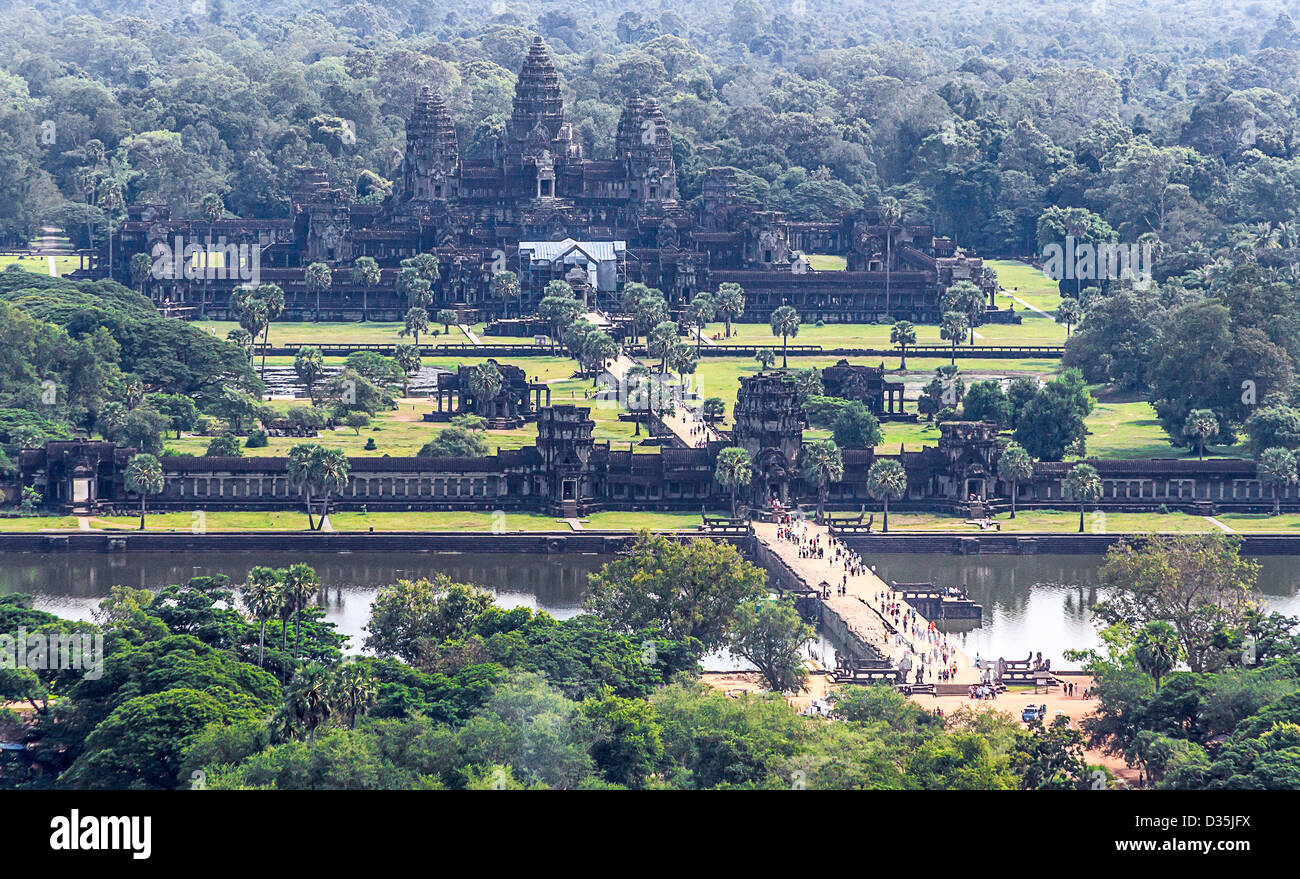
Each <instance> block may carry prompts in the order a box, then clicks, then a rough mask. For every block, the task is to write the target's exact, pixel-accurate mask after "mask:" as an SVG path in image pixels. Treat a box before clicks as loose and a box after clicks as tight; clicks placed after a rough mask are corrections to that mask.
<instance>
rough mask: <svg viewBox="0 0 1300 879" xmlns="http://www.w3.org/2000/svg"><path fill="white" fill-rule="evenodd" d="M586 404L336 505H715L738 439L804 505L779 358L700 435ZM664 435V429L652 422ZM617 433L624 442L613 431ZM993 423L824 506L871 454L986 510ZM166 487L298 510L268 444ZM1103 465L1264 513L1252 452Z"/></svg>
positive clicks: (177, 493)
mask: <svg viewBox="0 0 1300 879" xmlns="http://www.w3.org/2000/svg"><path fill="white" fill-rule="evenodd" d="M590 412H591V410H590V409H589V408H587V407H583V406H576V405H567V404H566V405H557V406H543V407H541V408H539V409H536V410H535V412H533V413H532V417H534V418H535V419H536V421H537V441H536V443H535V445H532V446H526V447H524V448H521V449H514V450H502V451H499V452H498V453H497V454H494V455H486V456H483V457H479V458H446V457H444V458H436V457H380V458H375V457H356V458H352V459H350V464H351V474H350V476H349V479H348V483H347V486H346V487H345V488H344V489H343V491H342V492H340V493H339V494H338V496H337V497H336V499H335V501H334V504H333V506H334V507H335V508H336V509H343V510H349V509H353V510H355V509H361V508H363V507H364V508H366V509H368V510H529V511H538V512H544V513H553V514H555V515H563V516H579V515H586V514H589V513H593V512H599V511H601V510H641V509H657V510H660V509H666V510H672V509H678V510H691V511H697V510H699V509H701V508H702V507H709V508H712V509H723V508H725V507H726V506H727V504H728V500H729V494H730V490H729V489H728V488H725V487H723V486H722V485H719V484H718V483H717V481H716V480H715V478H714V469H715V463H716V459H717V455H718V452H719V451H720V450H721V449H722V448H724V447H725V446H728V445H738V446H741V447H743V448H745V449H746V450H747V451H748V452H749V453H750V454H751V455H752V457H753V460H754V467H753V471H754V478H753V480H752V482H751V483H750V485H749V486H748V488H747V489H746V491H745V492H744V493H743V498H744V500H745V502H746V504H747V505H748V506H749V507H751V508H753V509H763V508H766V507H770V506H771V504H772V502H773V501H774V500H776V501H780V502H781V503H782V504H783V505H784V506H787V508H788V506H789V505H792V504H796V503H813V502H815V499H816V494H817V491H816V487H815V486H811V485H808V484H806V483H805V481H804V480H803V478H802V476H801V471H800V467H799V464H800V453H801V450H802V447H803V438H802V423H803V412H802V409H801V407H800V405H799V403H798V398H797V394H796V392H795V386H794V383H793V381H789V380H787V376H786V374H784V373H782V372H779V371H777V372H769V373H760V374H758V375H754V376H748V377H746V378H745V379H744V380H743V381H742V383H741V386H740V391H739V394H738V395H737V400H736V406H735V427H734V429H733V430H732V431H730V432H726V433H724V434H723V435H722V437H721V439H719V440H716V441H714V442H711V443H709V444H708V445H707V446H704V447H700V448H687V447H683V446H682V445H681V444H680V443H677V444H675V445H674V444H669V445H665V446H663V447H661V448H659V449H657V450H654V451H644V450H643V451H637V450H634V449H633V448H632V447H630V446H629V447H626V448H618V447H615V444H614V443H611V442H597V441H595V440H593V438H592V429H593V426H594V422H593V421H592V420H591V418H590ZM659 433H660V434H661V435H663V436H667V437H671V434H670V433H669V432H667V431H659ZM620 445H621V444H620ZM132 454H134V450H132V449H127V448H121V447H118V446H115V445H114V444H112V443H109V442H102V441H90V440H72V441H51V442H49V443H47V444H46V445H45V446H44V447H42V448H38V449H26V450H24V451H22V452H21V453H20V454H19V458H18V468H17V470H18V472H17V474H15V477H14V479H13V480H12V481H11V482H9V483H7V484H3V485H0V488H3V490H4V494H5V496H6V497H7V498H10V499H12V498H14V497H16V496H17V495H18V493H19V491H20V490H21V487H22V486H32V487H34V488H36V489H37V490H39V491H40V492H41V493H42V495H43V496H44V498H45V501H46V505H47V506H49V507H51V508H53V509H57V510H61V511H64V512H73V511H77V512H98V513H105V512H110V511H122V512H125V513H130V512H132V511H134V510H135V509H136V508H138V505H139V497H138V495H135V494H134V493H133V492H131V491H129V490H127V488H126V485H125V478H124V477H125V470H126V465H127V462H128V461H129V460H130V457H131V455H132ZM999 454H1000V450H999V445H998V442H997V427H996V425H994V424H991V423H986V422H961V421H955V422H945V423H943V424H941V425H940V439H939V443H938V445H937V446H929V447H926V448H923V449H921V450H920V451H915V452H913V451H903V452H900V453H899V454H897V455H881V454H878V453H877V452H876V451H875V450H872V449H844V450H843V456H844V476H843V478H842V479H841V480H840V481H839V482H837V483H834V484H832V485H830V486H829V487H828V491H827V496H828V503H829V508H830V509H838V510H849V511H853V512H857V511H859V510H861V509H862V508H863V507H864V506H871V505H873V504H875V503H876V502H875V500H874V499H873V498H872V497H871V494H870V492H869V491H868V489H867V471H868V470H869V469H870V468H871V465H872V464H873V463H874V462H875V461H876V460H877V458H892V459H895V460H898V461H900V462H901V463H902V464H903V466H904V469H905V470H906V472H907V485H908V487H907V495H906V497H905V498H904V499H902V500H900V501H896V502H893V503H891V508H893V509H927V510H940V511H949V512H958V513H963V512H970V510H971V509H972V503H971V497H972V496H974V497H975V498H978V499H981V500H980V501H978V503H979V504H980V507H981V508H982V509H985V510H987V509H990V508H992V509H1002V508H1004V507H1005V505H1006V503H1007V499H1008V498H1009V496H1010V489H1011V487H1010V486H1009V485H1007V484H1006V483H1005V482H1004V481H1003V480H1001V479H1000V478H999V477H998V475H997V461H998V456H999ZM160 460H161V462H162V469H163V475H164V488H163V491H162V493H161V494H160V495H157V496H154V497H151V498H150V499H149V505H150V508H151V509H171V510H194V509H205V510H223V509H224V510H257V509H295V508H298V507H299V506H300V504H301V496H300V495H299V494H298V492H297V490H296V489H294V488H293V487H292V486H291V485H290V484H289V479H288V473H287V470H286V463H287V462H286V459H284V458H276V457H252V456H250V457H240V458H224V457H189V456H164V457H162V458H161V459H160ZM1089 463H1090V464H1092V465H1093V466H1095V467H1096V468H1097V470H1098V471H1099V474H1100V476H1101V479H1102V486H1103V495H1102V497H1101V498H1100V499H1099V500H1098V501H1097V502H1096V504H1095V506H1096V507H1097V508H1099V509H1102V510H1116V511H1120V510H1122V511H1141V510H1155V509H1159V508H1162V507H1163V508H1166V509H1170V510H1186V511H1188V512H1195V513H1199V514H1213V513H1215V512H1217V511H1229V510H1231V511H1265V510H1268V509H1270V508H1271V507H1272V496H1271V495H1270V494H1269V492H1268V491H1267V490H1266V489H1264V488H1263V487H1262V485H1261V483H1260V480H1259V477H1258V474H1257V472H1256V464H1255V462H1254V461H1252V460H1247V459H1242V460H1235V459H1226V460H1215V461H1204V462H1201V461H1192V460H1179V459H1169V460H1159V459H1157V460H1143V461H1119V460H1090V461H1089ZM1071 466H1072V465H1071V464H1066V463H1051V462H1041V463H1036V464H1035V465H1034V472H1033V475H1032V476H1031V477H1030V478H1029V479H1027V480H1026V481H1025V482H1024V483H1022V484H1021V485H1020V487H1019V500H1020V505H1021V506H1022V507H1026V508H1032V507H1048V508H1060V507H1062V506H1065V507H1070V506H1073V505H1074V503H1075V501H1074V500H1073V499H1072V498H1071V496H1070V495H1069V493H1068V491H1067V490H1066V488H1065V478H1066V475H1067V474H1068V472H1069V470H1070V467H1071ZM1281 500H1282V505H1283V507H1284V508H1285V509H1288V510H1294V509H1300V488H1298V487H1296V486H1290V487H1288V488H1286V489H1285V491H1284V492H1283V494H1282V497H1281Z"/></svg>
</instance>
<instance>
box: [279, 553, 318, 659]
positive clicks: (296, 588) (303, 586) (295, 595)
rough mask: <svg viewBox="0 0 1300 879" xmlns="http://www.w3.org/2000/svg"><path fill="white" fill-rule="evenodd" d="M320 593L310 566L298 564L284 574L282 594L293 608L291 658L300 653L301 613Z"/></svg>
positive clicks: (296, 656) (314, 572) (313, 571)
mask: <svg viewBox="0 0 1300 879" xmlns="http://www.w3.org/2000/svg"><path fill="white" fill-rule="evenodd" d="M319 591H320V578H319V577H317V576H316V571H315V570H313V569H312V567H311V566H310V565H305V564H303V563H302V562H299V563H298V564H296V565H290V566H289V568H288V570H286V571H285V572H284V594H285V598H286V599H287V601H288V602H289V604H290V605H291V606H292V607H293V617H294V622H293V641H294V645H293V658H294V659H297V658H298V657H299V655H300V654H301V652H302V612H303V610H305V609H306V608H307V605H309V604H311V600H312V598H314V597H315V595H316V593H317V592H319Z"/></svg>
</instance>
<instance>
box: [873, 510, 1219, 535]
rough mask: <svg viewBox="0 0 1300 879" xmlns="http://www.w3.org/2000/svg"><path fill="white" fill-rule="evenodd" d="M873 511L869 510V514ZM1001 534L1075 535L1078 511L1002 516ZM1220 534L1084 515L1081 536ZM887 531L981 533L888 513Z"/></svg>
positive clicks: (942, 519) (1164, 518) (1203, 522)
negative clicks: (1164, 533)
mask: <svg viewBox="0 0 1300 879" xmlns="http://www.w3.org/2000/svg"><path fill="white" fill-rule="evenodd" d="M871 510H872V508H870V507H869V508H868V512H871ZM875 516H876V528H877V529H879V528H880V525H881V514H880V510H879V508H878V507H877V508H875ZM994 519H995V520H996V521H997V522H998V524H999V525H1000V526H1001V529H1002V531H1011V532H1038V531H1042V532H1052V533H1077V532H1078V530H1079V511H1078V510H1020V511H1019V512H1017V513H1016V518H1014V519H1012V518H1011V514H1010V513H1001V514H999V515H997V516H995V517H994ZM1217 530H1219V529H1218V528H1216V527H1215V526H1214V524H1213V523H1212V522H1210V521H1208V520H1207V519H1206V518H1205V517H1204V516H1193V515H1189V514H1187V513H1154V512H1152V513H1113V512H1100V511H1099V512H1093V511H1091V510H1088V511H1086V512H1085V513H1084V532H1085V533H1089V534H1121V533H1143V534H1151V533H1157V532H1179V533H1183V532H1204V531H1217ZM889 531H890V533H891V534H893V533H894V532H906V531H969V532H970V533H972V534H979V533H985V534H990V533H994V532H981V531H980V529H979V527H978V526H975V525H968V524H966V520H964V519H959V518H955V517H952V516H946V515H943V514H940V513H890V514H889Z"/></svg>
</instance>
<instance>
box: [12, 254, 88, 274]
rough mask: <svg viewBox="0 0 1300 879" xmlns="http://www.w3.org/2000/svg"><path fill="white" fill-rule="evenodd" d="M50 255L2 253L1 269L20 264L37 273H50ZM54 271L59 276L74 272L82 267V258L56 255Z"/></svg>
mask: <svg viewBox="0 0 1300 879" xmlns="http://www.w3.org/2000/svg"><path fill="white" fill-rule="evenodd" d="M50 259H51V257H50V256H17V255H13V254H7V255H0V271H2V270H4V268H5V267H6V266H10V265H13V264H15V263H16V264H18V265H20V266H22V267H23V268H25V269H27V271H29V272H32V273H34V274H37V275H49V274H50ZM53 259H54V272H55V274H57V275H58V276H60V277H61V276H63V275H66V274H68V273H69V272H74V271H76V270H77V269H79V268H81V259H80V257H76V256H54V257H53Z"/></svg>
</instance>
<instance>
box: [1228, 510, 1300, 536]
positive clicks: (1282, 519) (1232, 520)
mask: <svg viewBox="0 0 1300 879" xmlns="http://www.w3.org/2000/svg"><path fill="white" fill-rule="evenodd" d="M1214 518H1216V519H1218V520H1219V521H1220V522H1222V523H1223V524H1224V525H1227V526H1228V527H1229V528H1231V529H1232V530H1233V531H1280V532H1284V533H1290V534H1295V533H1297V532H1300V513H1283V514H1281V515H1280V516H1270V515H1267V514H1265V513H1221V514H1219V515H1218V516H1215V517H1214Z"/></svg>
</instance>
